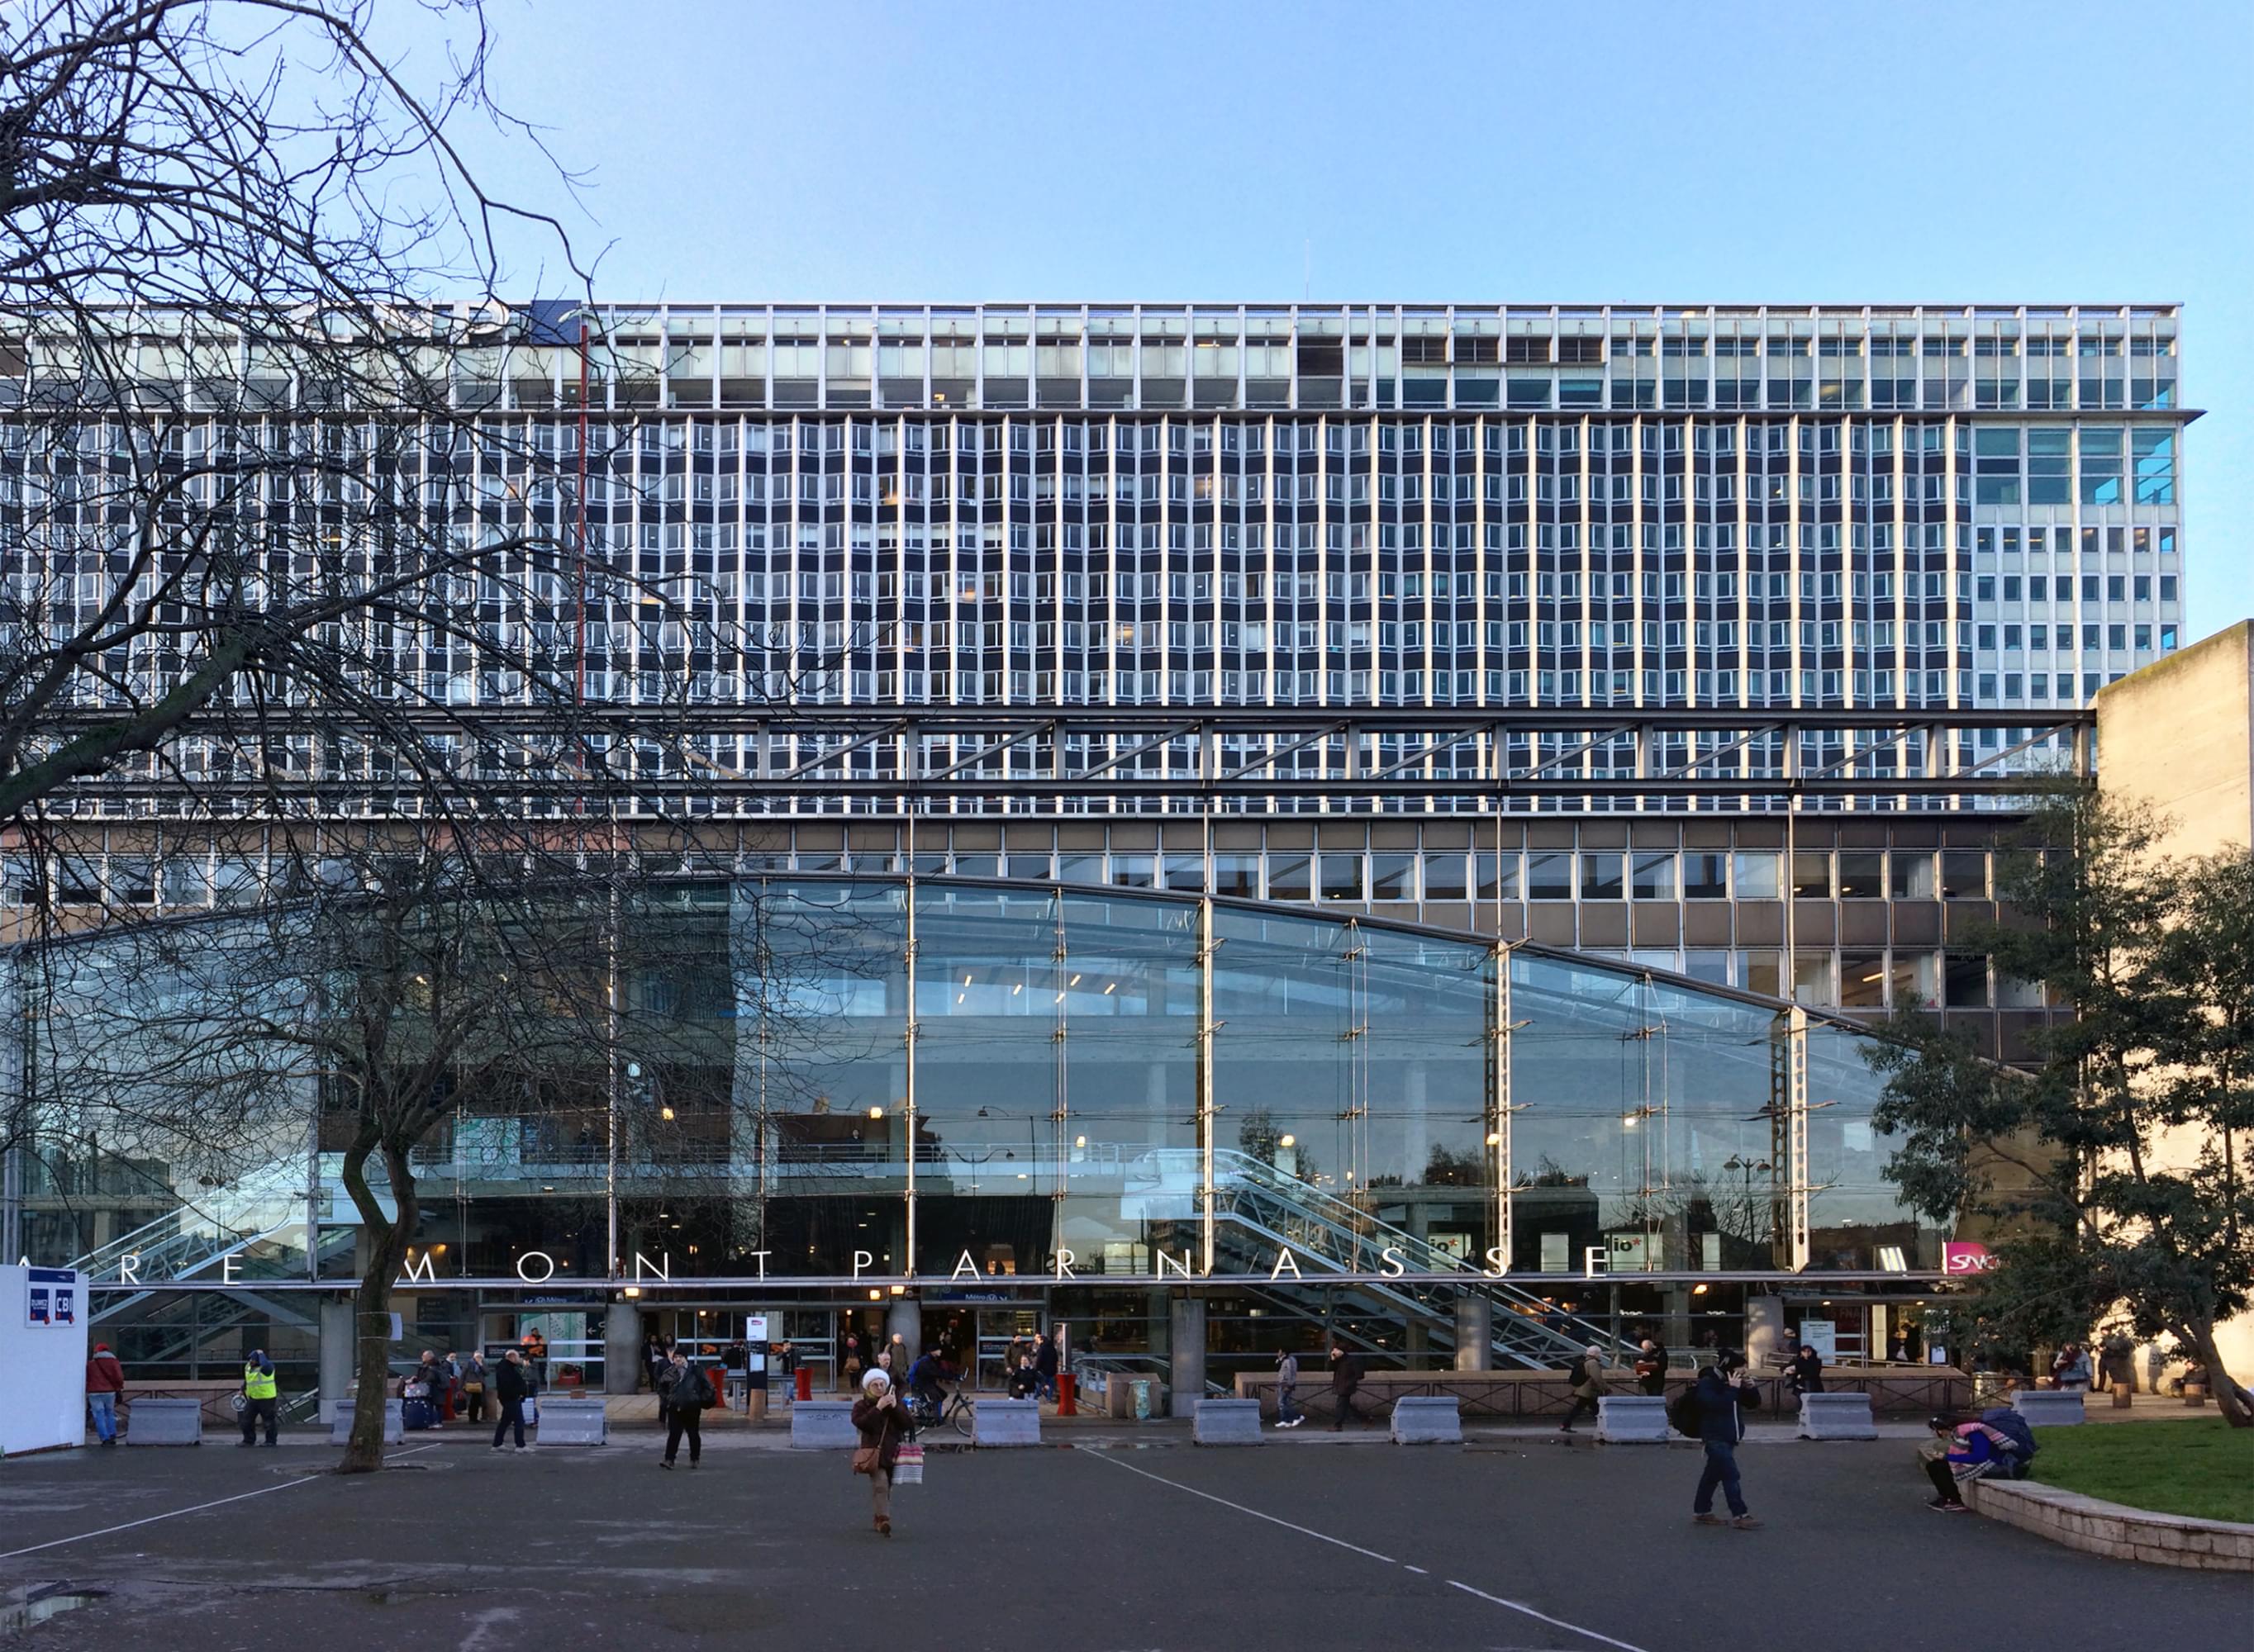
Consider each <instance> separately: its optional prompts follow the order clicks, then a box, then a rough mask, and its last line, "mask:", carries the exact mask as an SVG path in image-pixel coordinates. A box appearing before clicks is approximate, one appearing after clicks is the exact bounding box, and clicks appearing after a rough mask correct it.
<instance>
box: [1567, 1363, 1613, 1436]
mask: <svg viewBox="0 0 2254 1652" xmlns="http://www.w3.org/2000/svg"><path fill="white" fill-rule="evenodd" d="M1571 1375H1572V1380H1573V1404H1572V1406H1571V1407H1570V1408H1569V1409H1568V1410H1567V1411H1566V1412H1565V1421H1564V1422H1562V1423H1560V1424H1558V1432H1559V1433H1561V1434H1570V1433H1572V1432H1573V1425H1574V1424H1575V1423H1577V1422H1579V1421H1580V1419H1581V1414H1582V1413H1583V1412H1587V1413H1588V1414H1589V1415H1590V1416H1591V1417H1597V1416H1600V1415H1601V1413H1600V1412H1598V1410H1597V1397H1598V1396H1599V1395H1600V1394H1602V1393H1603V1392H1604V1391H1605V1351H1604V1349H1600V1348H1599V1347H1598V1346H1597V1345H1596V1344H1595V1343H1594V1342H1592V1343H1590V1344H1589V1345H1588V1347H1586V1348H1585V1349H1582V1350H1581V1356H1580V1358H1579V1359H1577V1360H1575V1361H1574V1362H1573V1369H1572V1373H1571Z"/></svg>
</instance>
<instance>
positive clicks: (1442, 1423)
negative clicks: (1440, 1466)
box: [1393, 1394, 1464, 1446]
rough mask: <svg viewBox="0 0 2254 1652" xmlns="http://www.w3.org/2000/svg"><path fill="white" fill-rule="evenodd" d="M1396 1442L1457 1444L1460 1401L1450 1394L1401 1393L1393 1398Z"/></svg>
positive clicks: (1460, 1433) (1461, 1433)
mask: <svg viewBox="0 0 2254 1652" xmlns="http://www.w3.org/2000/svg"><path fill="white" fill-rule="evenodd" d="M1393 1443H1394V1444H1395V1445H1397V1446H1460V1445H1462V1444H1463V1443H1464V1424H1463V1412H1462V1410H1461V1404H1460V1401H1459V1400H1458V1398H1457V1397H1456V1396H1455V1395H1453V1394H1404V1395H1403V1396H1402V1397H1401V1398H1399V1399H1397V1400H1395V1401H1394V1402H1393Z"/></svg>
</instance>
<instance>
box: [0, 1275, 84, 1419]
mask: <svg viewBox="0 0 2254 1652" xmlns="http://www.w3.org/2000/svg"><path fill="white" fill-rule="evenodd" d="M87 1348H88V1342H87V1294H86V1275H84V1274H83V1273H79V1272H73V1270H71V1269H69V1268H31V1267H18V1266H15V1265H6V1266H0V1456H9V1457H12V1456H14V1455H15V1454H16V1453H18V1452H26V1451H48V1450H52V1448H53V1447H55V1446H76V1445H79V1444H81V1442H83V1441H84V1439H86V1353H87Z"/></svg>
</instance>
